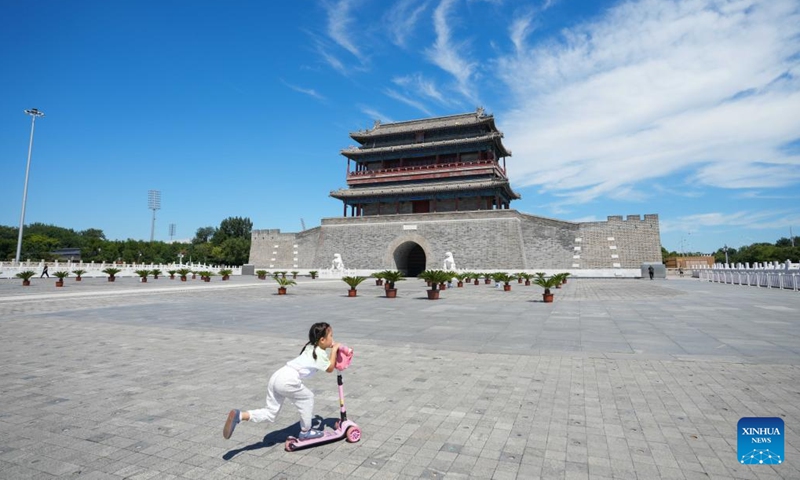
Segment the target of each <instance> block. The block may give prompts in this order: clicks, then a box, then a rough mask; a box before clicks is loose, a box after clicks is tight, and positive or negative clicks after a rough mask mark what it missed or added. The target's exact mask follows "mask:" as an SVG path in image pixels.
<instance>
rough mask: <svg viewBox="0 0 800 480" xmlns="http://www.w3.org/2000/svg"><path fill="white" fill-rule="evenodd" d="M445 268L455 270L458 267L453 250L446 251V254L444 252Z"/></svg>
mask: <svg viewBox="0 0 800 480" xmlns="http://www.w3.org/2000/svg"><path fill="white" fill-rule="evenodd" d="M444 269H445V270H455V269H456V261H455V259H454V258H453V252H445V254H444Z"/></svg>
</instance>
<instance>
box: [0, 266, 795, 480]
mask: <svg viewBox="0 0 800 480" xmlns="http://www.w3.org/2000/svg"><path fill="white" fill-rule="evenodd" d="M54 283H55V279H49V280H48V279H38V278H34V279H33V285H32V286H31V287H25V288H23V287H22V286H21V281H20V280H18V279H13V280H12V279H4V280H0V478H3V479H23V478H80V479H106V478H108V479H122V478H131V479H148V478H154V479H163V478H191V479H216V478H246V479H269V478H278V479H280V478H286V479H295V478H303V479H315V478H373V479H393V478H402V479H406V478H407V479H412V478H428V479H441V478H447V479H450V478H457V479H459V478H460V479H465V478H476V479H490V478H495V479H514V478H519V479H534V478H546V479H550V478H555V479H561V478H565V479H573V478H574V479H584V478H591V479H611V478H622V479H658V478H665V479H673V478H674V479H680V478H690V479H729V478H737V479H738V478H741V479H774V478H795V479H797V478H800V452H799V451H798V450H800V440H798V437H797V433H798V430H799V429H798V425H800V368H799V367H800V293H798V292H790V291H779V290H768V289H763V288H756V287H739V286H732V285H719V284H711V283H705V282H701V281H698V280H696V279H689V278H685V279H677V278H670V279H668V280H662V281H649V280H613V279H607V280H599V279H597V280H594V279H570V281H569V283H568V284H567V285H565V286H564V288H562V289H560V290H555V291H554V292H555V294H556V296H555V302H554V303H552V304H545V303H542V302H541V292H542V289H541V288H539V287H536V286H528V287H526V286H524V285H519V284H517V283H516V282H515V283H513V284H512V291H510V292H503V291H502V289H499V290H498V289H495V288H494V287H493V286H487V285H484V284H481V285H478V286H476V285H472V284H469V285H466V286H464V288H453V289H448V290H446V291H444V292H442V294H441V297H442V298H441V299H440V300H438V301H429V300H427V299H426V296H425V285H424V283H422V282H421V281H419V280H416V279H408V280H406V281H403V282H398V284H397V287H398V298H396V299H387V298H384V297H383V296H382V294H383V289H382V287H377V286H375V285H374V281H373V280H368V281H367V282H365V283H363V284H362V285H361V286H360V287H359V296H358V297H356V298H348V297H347V295H346V290H347V288H348V287H347V286H346V285H345V284H344V282H342V281H340V280H330V279H326V280H323V279H317V280H311V279H309V278H301V279H298V285H296V286H290V287H289V294H288V295H286V296H278V295H277V285H276V283H275V282H274V281H272V280H264V281H260V280H257V279H255V278H253V277H234V278H232V279H231V281H227V282H223V281H221V280H220V278H219V277H214V278H213V281H212V282H211V283H203V282H200V281H199V280H194V281H192V280H190V281H188V282H185V283H183V282H180V281H178V280H169V279H168V278H163V277H162V278H160V279H158V280H152V279H151V280H150V281H149V282H148V283H146V284H143V283H139V282H137V280H136V279H134V278H118V279H117V281H116V282H115V283H109V282H107V281H106V280H105V278H84V280H83V282H80V283H79V282H75V279H74V278H68V279H67V280H66V286H65V287H63V288H58V289H57V288H55V287H54ZM317 321H327V322H329V323H331V324H332V325H333V327H334V336H335V338H336V340H337V341H339V342H342V343H345V344H347V345H349V346H351V347H353V348H354V349H355V352H356V354H355V357H354V360H353V365H352V366H351V367H350V368H349V369H348V370H346V371H345V372H344V375H343V376H344V391H345V396H346V405H347V410H348V414H349V418H350V419H352V420H354V421H355V422H357V423H358V424H359V425H360V427H361V429H362V432H363V437H362V440H361V441H360V442H359V443H355V444H350V443H346V442H344V441H341V442H337V443H332V444H328V445H324V446H320V447H317V448H313V449H309V450H303V451H297V452H292V453H288V452H285V451H284V448H283V446H284V444H283V442H284V439H285V438H286V436H288V435H295V434H296V433H297V431H298V429H299V423H298V415H297V413H296V411H295V410H294V407H293V406H292V405H291V404H287V405H285V406H284V409H283V411H282V412H281V414H280V416H279V417H278V420H277V423H274V424H271V423H260V424H251V423H244V424H241V425H240V426H239V427H238V428H237V429H236V431H235V432H234V434H233V436H232V437H231V439H230V440H225V439H223V438H222V426H223V423H224V421H225V418H226V416H227V413H228V411H229V410H230V409H231V408H242V409H254V408H260V407H261V406H262V405H263V402H264V396H265V392H266V385H267V380H268V379H269V376H270V375H271V374H272V373H273V372H274V371H275V370H276V369H277V368H279V367H280V366H281V365H283V364H284V363H285V362H286V361H287V360H289V359H291V358H292V357H293V356H295V355H297V354H298V353H299V351H300V348H301V347H302V345H303V344H304V343H305V341H306V336H307V332H308V328H309V326H310V325H311V324H312V323H314V322H317ZM306 384H307V385H308V386H309V387H310V388H311V389H312V390H314V392H315V393H316V406H315V414H317V415H319V416H320V418H319V419H318V420H319V421H322V422H324V423H325V424H326V425H331V424H332V423H333V421H334V420H335V419H336V417H337V415H338V414H337V411H338V395H337V388H336V377H335V375H332V374H325V373H320V374H317V375H316V376H315V377H313V378H312V379H310V380H309V381H307V382H306ZM752 416H770V417H780V418H782V419H783V420H784V422H785V425H786V431H785V432H784V433H785V437H784V438H785V449H786V453H785V458H786V461H785V462H784V463H783V464H781V465H775V466H772V465H757V466H750V465H741V464H739V463H738V462H737V444H736V442H737V437H736V424H737V422H738V420H739V419H740V418H741V417H752Z"/></svg>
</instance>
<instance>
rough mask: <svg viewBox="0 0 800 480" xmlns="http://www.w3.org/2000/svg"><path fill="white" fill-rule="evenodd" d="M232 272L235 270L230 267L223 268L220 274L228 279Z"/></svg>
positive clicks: (223, 278)
mask: <svg viewBox="0 0 800 480" xmlns="http://www.w3.org/2000/svg"><path fill="white" fill-rule="evenodd" d="M232 273H233V270H231V269H228V268H223V269H222V270H220V271H219V274H220V275H221V276H222V280H223V281H225V280H228V279H229V278H231V274H232Z"/></svg>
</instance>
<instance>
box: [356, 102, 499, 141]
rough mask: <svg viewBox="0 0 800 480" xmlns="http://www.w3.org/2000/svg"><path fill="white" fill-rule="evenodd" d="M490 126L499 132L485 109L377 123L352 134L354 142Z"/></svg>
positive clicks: (492, 118)
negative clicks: (470, 126)
mask: <svg viewBox="0 0 800 480" xmlns="http://www.w3.org/2000/svg"><path fill="white" fill-rule="evenodd" d="M486 123H488V124H490V125H491V129H492V130H495V131H496V130H497V129H496V127H495V126H494V116H493V115H487V114H486V113H484V111H483V108H478V109H477V110H476V111H474V112H469V113H461V114H458V115H448V116H445V117H432V118H422V119H419V120H409V121H406V122H394V123H380V121H376V122H375V126H373V127H372V128H370V129H369V130H360V131H358V132H352V133H350V137H351V138H352V139H353V140H359V139H368V138H373V137H378V136H383V135H395V134H398V133H407V132H419V131H423V130H431V129H437V128H447V127H455V126H461V125H478V124H486Z"/></svg>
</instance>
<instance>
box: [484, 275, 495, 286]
mask: <svg viewBox="0 0 800 480" xmlns="http://www.w3.org/2000/svg"><path fill="white" fill-rule="evenodd" d="M493 275H494V273H485V274H484V275H483V283H484V285H491V284H492V276H493Z"/></svg>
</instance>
